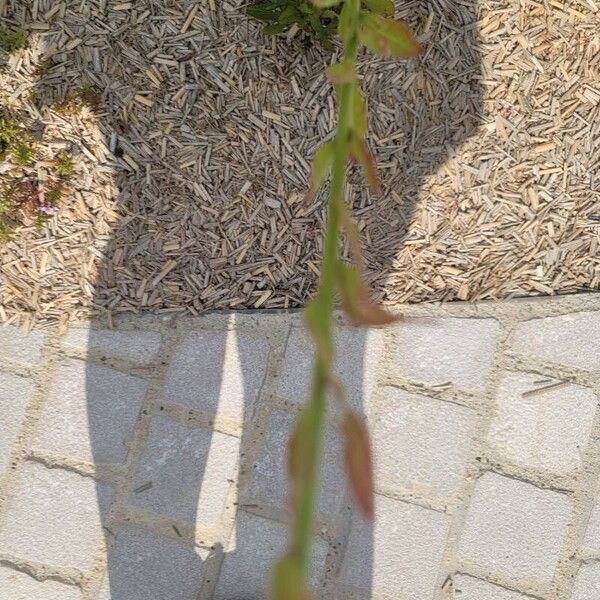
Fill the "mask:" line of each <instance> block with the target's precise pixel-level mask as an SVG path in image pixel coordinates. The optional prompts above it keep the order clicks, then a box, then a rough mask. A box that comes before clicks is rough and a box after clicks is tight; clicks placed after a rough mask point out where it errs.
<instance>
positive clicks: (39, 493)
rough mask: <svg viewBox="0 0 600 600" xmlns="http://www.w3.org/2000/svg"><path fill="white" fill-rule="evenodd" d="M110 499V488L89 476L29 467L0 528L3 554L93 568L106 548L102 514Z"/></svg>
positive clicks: (64, 565) (54, 565) (61, 564)
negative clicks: (96, 559) (97, 555)
mask: <svg viewBox="0 0 600 600" xmlns="http://www.w3.org/2000/svg"><path fill="white" fill-rule="evenodd" d="M110 497H111V490H110V488H108V487H107V486H104V485H97V484H96V483H95V482H94V481H93V480H92V479H90V478H88V477H81V476H80V475H76V474H75V473H71V472H69V471H63V470H61V469H47V468H46V467H44V466H42V465H40V464H37V463H27V464H26V465H24V466H23V467H22V469H21V471H20V473H19V479H18V482H17V488H16V491H15V493H14V496H13V498H12V501H11V503H10V506H9V510H8V514H7V518H6V520H5V523H4V525H3V527H2V529H0V552H6V553H11V554H14V555H15V556H18V557H21V558H25V559H30V560H34V561H37V562H41V563H45V564H48V565H50V566H52V567H57V568H60V567H75V568H79V569H81V570H84V571H86V570H89V569H90V568H91V567H92V565H93V562H94V558H95V555H96V554H97V553H98V552H100V551H101V550H102V548H104V534H103V531H102V526H101V514H100V513H101V512H105V511H106V509H107V506H108V502H109V500H110Z"/></svg>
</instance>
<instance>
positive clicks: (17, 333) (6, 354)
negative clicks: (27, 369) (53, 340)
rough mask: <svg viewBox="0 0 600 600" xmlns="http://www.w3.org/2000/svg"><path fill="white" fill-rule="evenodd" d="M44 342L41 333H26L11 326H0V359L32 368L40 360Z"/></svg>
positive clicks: (44, 338)
mask: <svg viewBox="0 0 600 600" xmlns="http://www.w3.org/2000/svg"><path fill="white" fill-rule="evenodd" d="M45 340H46V336H45V334H43V333H42V332H41V331H36V330H34V331H29V332H26V331H25V330H23V329H20V328H18V327H13V326H12V325H2V326H0V358H6V359H8V360H10V361H12V362H16V363H19V364H21V365H25V366H34V365H36V364H37V363H39V362H40V360H41V358H42V354H41V350H42V346H43V345H44V341H45Z"/></svg>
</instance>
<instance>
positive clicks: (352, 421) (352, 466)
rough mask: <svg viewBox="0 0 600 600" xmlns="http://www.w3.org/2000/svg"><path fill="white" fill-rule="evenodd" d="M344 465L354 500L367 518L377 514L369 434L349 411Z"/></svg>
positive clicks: (344, 426)
mask: <svg viewBox="0 0 600 600" xmlns="http://www.w3.org/2000/svg"><path fill="white" fill-rule="evenodd" d="M341 427H342V435H343V438H344V463H345V466H346V474H347V476H348V483H349V485H350V489H351V491H352V494H353V495H354V499H355V500H356V502H357V504H358V506H359V507H360V509H361V511H362V513H363V514H364V515H365V517H367V518H369V519H372V518H373V517H374V514H375V509H374V508H375V506H374V505H375V503H374V492H373V459H372V454H371V444H370V442H369V433H368V431H367V428H366V426H365V424H364V423H363V421H362V420H361V419H359V418H358V417H357V416H356V414H354V413H353V412H350V411H348V412H347V413H346V414H345V416H344V418H343V420H342V425H341Z"/></svg>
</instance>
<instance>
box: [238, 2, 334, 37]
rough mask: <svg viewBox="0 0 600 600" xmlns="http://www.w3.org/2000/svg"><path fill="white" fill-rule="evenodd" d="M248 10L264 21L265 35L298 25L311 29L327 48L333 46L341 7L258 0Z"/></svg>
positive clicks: (306, 30) (311, 32)
mask: <svg viewBox="0 0 600 600" xmlns="http://www.w3.org/2000/svg"><path fill="white" fill-rule="evenodd" d="M246 12H247V14H248V15H249V16H251V17H253V18H255V19H258V20H259V21H262V22H263V23H264V26H263V31H264V33H266V34H278V33H283V32H284V31H287V30H289V29H290V28H291V27H292V26H294V25H295V26H297V27H298V28H299V29H300V30H302V31H305V32H309V33H310V34H311V35H312V36H314V38H315V39H316V40H318V41H319V42H320V43H321V44H322V45H323V46H324V47H325V48H330V47H331V41H332V38H333V36H334V34H335V32H336V30H337V24H338V16H339V8H338V7H333V8H329V7H324V8H319V7H318V6H315V5H314V4H312V3H311V2H309V1H308V0H258V2H256V3H254V4H251V5H250V6H248V8H247V9H246Z"/></svg>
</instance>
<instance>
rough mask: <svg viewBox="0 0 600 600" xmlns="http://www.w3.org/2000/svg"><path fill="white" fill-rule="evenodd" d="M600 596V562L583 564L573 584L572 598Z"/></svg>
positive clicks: (587, 599)
mask: <svg viewBox="0 0 600 600" xmlns="http://www.w3.org/2000/svg"><path fill="white" fill-rule="evenodd" d="M599 596H600V562H592V563H588V564H583V565H581V567H579V572H578V573H577V577H576V578H575V584H574V585H573V593H572V595H571V599H570V600H598V597H599Z"/></svg>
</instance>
